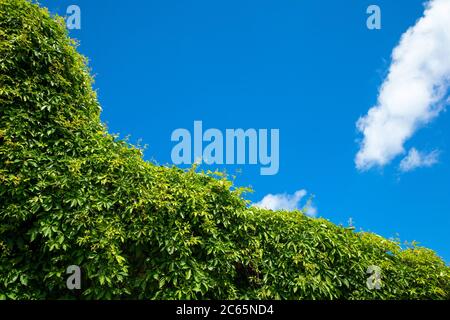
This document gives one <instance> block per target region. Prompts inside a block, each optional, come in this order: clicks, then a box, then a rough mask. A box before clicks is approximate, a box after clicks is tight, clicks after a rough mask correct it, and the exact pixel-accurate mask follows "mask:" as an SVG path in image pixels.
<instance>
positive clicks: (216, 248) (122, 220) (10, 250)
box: [0, 0, 450, 299]
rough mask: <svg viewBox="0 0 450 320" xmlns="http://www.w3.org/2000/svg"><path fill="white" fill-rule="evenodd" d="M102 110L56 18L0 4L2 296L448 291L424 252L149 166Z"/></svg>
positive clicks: (17, 3)
mask: <svg viewBox="0 0 450 320" xmlns="http://www.w3.org/2000/svg"><path fill="white" fill-rule="evenodd" d="M99 115H100V107H99V104H98V102H97V98H96V94H95V92H94V91H93V90H92V79H91V76H90V71H89V69H88V68H87V63H86V61H85V59H84V58H83V57H82V56H81V55H80V54H78V53H77V51H76V44H75V43H74V42H73V40H71V39H69V37H68V35H67V32H66V29H65V26H64V21H63V20H62V19H61V18H54V17H51V16H50V15H49V13H48V12H47V11H46V10H44V9H42V8H40V7H39V6H38V5H36V4H32V3H31V2H30V1H27V0H0V299H55V298H56V299H58V298H65V299H71V298H83V299H111V298H113V299H117V298H121V299H236V298H245V299H246V298H249V299H250V298H251V299H336V298H340V299H449V298H450V270H449V267H448V266H446V265H445V263H444V262H443V261H442V260H441V259H440V258H439V257H437V256H436V255H435V253H434V252H432V251H431V250H428V249H425V248H420V247H417V246H411V247H409V248H407V249H402V248H401V247H400V246H399V244H398V243H397V242H394V241H391V240H386V239H384V238H382V237H379V236H377V235H374V234H371V233H364V232H355V231H353V230H352V229H351V228H344V227H341V226H336V225H334V224H332V223H330V222H328V221H326V220H324V219H312V218H309V217H307V216H305V215H304V214H303V213H302V212H300V211H296V212H284V211H280V212H273V211H268V210H262V209H257V208H253V207H249V204H248V202H247V201H245V200H244V199H243V196H242V190H241V189H236V188H234V187H233V186H232V183H231V182H230V181H229V180H228V179H227V178H226V177H225V176H221V175H220V174H212V173H198V172H196V170H189V171H183V170H181V169H178V168H167V167H161V166H157V165H154V164H152V163H149V162H145V161H144V160H143V159H142V151H141V150H140V149H138V148H135V147H133V146H131V145H130V144H128V143H126V142H124V141H120V140H119V139H118V138H117V137H115V136H112V135H110V134H108V132H107V130H106V128H105V126H104V125H102V124H101V122H100V116H99ZM70 265H79V266H80V267H81V269H82V272H83V282H82V289H81V290H79V291H70V290H68V289H67V287H66V279H67V275H66V274H65V272H66V268H67V267H68V266H70ZM371 265H376V266H379V267H380V268H381V270H382V275H381V276H382V287H381V289H380V290H370V289H369V288H368V286H367V285H366V281H367V278H368V275H367V274H366V270H367V268H368V267H369V266H371Z"/></svg>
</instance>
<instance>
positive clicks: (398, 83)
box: [355, 0, 450, 170]
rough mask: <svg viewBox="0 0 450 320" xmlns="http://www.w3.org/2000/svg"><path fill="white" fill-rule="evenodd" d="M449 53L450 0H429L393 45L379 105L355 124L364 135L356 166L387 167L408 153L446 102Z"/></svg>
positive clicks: (359, 167) (366, 167)
mask: <svg viewBox="0 0 450 320" xmlns="http://www.w3.org/2000/svg"><path fill="white" fill-rule="evenodd" d="M449 57H450V1H449V0H431V1H429V2H428V3H427V5H426V10H425V13H424V16H423V17H422V18H421V19H420V20H418V22H417V23H416V25H415V26H413V27H412V28H410V29H409V30H408V31H407V32H406V33H405V34H403V36H402V38H401V40H400V43H399V45H398V46H397V47H396V48H395V49H394V52H393V54H392V63H391V66H390V69H389V74H388V76H387V78H386V79H385V81H384V83H383V85H382V86H381V89H380V92H379V96H378V102H377V104H376V105H375V106H374V107H373V108H371V109H370V110H369V112H368V114H367V115H366V116H365V117H362V118H360V119H359V121H358V123H357V127H358V129H359V131H360V132H362V133H363V135H364V138H363V141H362V143H361V147H360V150H359V152H358V154H357V155H356V159H355V162H356V167H357V168H358V169H360V170H367V169H370V168H371V167H374V166H384V165H386V164H388V163H389V162H391V161H392V160H393V159H394V158H395V157H397V156H398V155H400V154H402V153H404V152H405V150H404V143H405V142H406V141H407V140H408V139H409V138H411V137H412V135H413V134H414V133H415V131H416V130H417V129H418V128H419V127H421V126H423V125H424V124H426V123H428V122H430V121H431V120H432V119H433V118H435V117H436V116H437V115H438V114H439V112H440V111H441V110H442V109H443V107H444V106H445V104H446V103H448V100H446V99H445V98H446V96H447V94H448V88H449V83H450V58H449Z"/></svg>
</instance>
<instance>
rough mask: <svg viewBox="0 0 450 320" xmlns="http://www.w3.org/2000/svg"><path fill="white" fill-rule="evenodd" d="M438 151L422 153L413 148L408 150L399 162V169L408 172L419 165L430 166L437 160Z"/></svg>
mask: <svg viewBox="0 0 450 320" xmlns="http://www.w3.org/2000/svg"><path fill="white" fill-rule="evenodd" d="M438 158H439V151H437V150H434V151H432V152H430V153H422V152H419V151H417V150H416V149H415V148H412V149H411V150H409V153H408V155H407V156H406V157H405V158H403V160H402V161H401V162H400V171H402V172H408V171H412V170H414V169H417V168H420V167H431V166H432V165H434V164H436V163H437V162H438Z"/></svg>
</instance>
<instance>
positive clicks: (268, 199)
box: [254, 189, 317, 216]
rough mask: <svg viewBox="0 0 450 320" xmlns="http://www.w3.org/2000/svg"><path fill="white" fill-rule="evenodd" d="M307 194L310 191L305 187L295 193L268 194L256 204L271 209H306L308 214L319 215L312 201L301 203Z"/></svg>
mask: <svg viewBox="0 0 450 320" xmlns="http://www.w3.org/2000/svg"><path fill="white" fill-rule="evenodd" d="M307 194H308V192H307V191H306V190H304V189H302V190H298V191H296V192H295V193H294V194H287V193H282V194H268V195H266V196H265V197H264V198H263V199H262V200H261V201H259V202H257V203H255V204H254V205H255V206H256V207H260V208H264V209H269V210H287V211H293V210H297V209H298V210H304V211H305V213H306V214H307V215H309V216H315V215H317V208H316V207H315V206H314V205H313V203H312V201H308V202H307V203H306V204H305V205H304V206H302V205H301V202H302V200H303V199H304V198H305V196H306V195H307Z"/></svg>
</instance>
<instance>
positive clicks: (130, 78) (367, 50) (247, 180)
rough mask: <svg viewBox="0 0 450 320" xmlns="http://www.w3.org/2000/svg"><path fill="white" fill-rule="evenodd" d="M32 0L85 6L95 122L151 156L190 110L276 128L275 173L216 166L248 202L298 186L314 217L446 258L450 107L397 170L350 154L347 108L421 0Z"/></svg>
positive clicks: (225, 123)
mask: <svg viewBox="0 0 450 320" xmlns="http://www.w3.org/2000/svg"><path fill="white" fill-rule="evenodd" d="M40 3H41V4H42V5H44V6H46V7H48V8H49V9H50V11H51V12H52V13H56V14H59V15H63V16H64V15H65V13H66V9H67V7H68V6H69V5H71V4H76V5H78V6H79V7H80V8H81V18H82V21H81V30H72V31H70V35H71V36H72V37H74V38H76V39H78V40H79V41H80V47H79V51H80V52H81V53H83V54H84V55H85V56H87V57H88V58H89V61H90V67H91V68H92V73H93V74H94V75H95V80H96V83H95V88H96V89H97V91H98V96H99V100H100V103H101V105H102V108H103V113H102V121H104V122H105V123H107V125H108V128H109V131H110V132H112V133H120V134H121V136H126V135H130V136H131V141H132V142H136V141H137V140H138V139H142V142H143V144H148V149H147V150H146V153H145V157H146V159H148V160H152V159H154V160H155V161H157V162H158V163H160V164H170V163H171V150H172V148H173V146H174V145H175V143H174V142H171V140H170V137H171V134H172V132H173V130H175V129H177V128H187V129H189V130H191V131H192V130H193V122H194V121H195V120H201V121H203V126H204V128H205V129H207V128H218V129H221V130H225V129H228V128H230V129H233V128H243V129H248V128H255V129H259V128H267V129H271V128H279V129H280V170H279V173H278V174H277V175H274V176H261V175H260V166H250V165H247V166H239V167H236V166H229V167H227V166H224V167H222V169H226V170H227V171H228V172H230V173H235V171H236V169H237V168H240V169H242V173H239V174H238V177H237V180H236V183H237V184H238V185H240V186H251V187H252V188H253V189H254V190H255V192H254V193H253V194H251V195H248V197H249V198H250V199H251V200H252V201H254V202H257V201H260V200H261V199H262V198H263V197H264V196H266V195H267V194H283V193H286V194H294V193H295V192H296V191H298V190H302V189H306V190H307V191H308V196H309V195H312V194H313V195H314V196H315V197H314V206H315V207H316V208H317V210H318V212H317V216H320V217H323V218H326V219H329V220H331V221H332V222H334V223H337V224H339V223H342V224H344V225H347V224H348V220H349V219H350V218H351V219H352V220H353V224H354V225H355V226H356V228H357V229H360V228H361V229H363V230H365V231H372V232H375V233H377V234H380V235H382V236H384V237H388V238H389V237H400V238H401V239H402V240H408V241H412V240H416V241H418V242H419V243H420V244H421V245H424V246H426V247H429V248H432V249H434V250H435V251H437V253H438V254H439V255H440V256H441V257H443V258H444V259H445V260H446V261H447V262H450V245H449V244H450V197H449V190H450V167H449V152H450V145H449V139H448V137H450V126H449V121H450V119H449V115H448V113H447V112H442V114H441V115H440V116H439V117H438V118H436V119H435V120H434V121H433V122H431V123H430V124H428V125H427V126H425V127H423V128H421V129H420V130H419V131H417V132H416V134H415V135H414V136H413V138H412V139H410V140H408V141H407V142H406V144H405V147H406V148H407V149H409V148H410V147H412V146H417V147H419V148H420V149H424V150H434V149H438V150H440V157H439V162H438V163H437V164H435V165H434V166H432V167H429V168H419V169H417V170H414V171H412V172H407V173H402V172H400V171H399V169H398V164H399V162H400V160H401V158H402V157H399V158H396V159H395V160H394V161H393V162H392V163H390V164H388V165H387V166H385V167H383V168H374V169H371V170H369V171H367V172H361V171H359V170H358V169H356V167H355V162H354V159H355V155H356V153H357V152H358V150H359V144H358V141H360V140H361V138H362V135H361V134H360V133H358V131H357V129H356V121H357V120H358V118H359V117H361V116H364V115H365V114H366V113H367V111H368V110H369V109H370V108H371V107H372V106H373V105H375V104H376V102H377V96H378V91H379V87H380V85H381V84H382V83H383V80H384V78H385V76H386V74H387V72H388V70H389V65H390V62H391V59H390V57H391V53H392V50H393V48H394V47H395V46H396V45H397V44H398V42H399V40H400V37H401V35H402V34H403V33H404V32H405V31H406V30H407V29H408V28H409V27H411V26H413V25H414V24H415V22H416V20H417V19H418V18H420V17H421V16H422V14H423V1H422V0H401V1H392V0H375V1H373V0H371V1H364V0H342V1H334V0H328V1H302V0H295V1H294V0H281V1H274V0H272V1H264V0H258V1H250V0H245V1H242V0H239V1H237V0H228V1H211V0H195V1H194V0H192V1H186V0H177V1H174V0H167V1H153V0H152V1H149V0H134V1H120V2H119V1H107V0H96V1H91V0H71V1H65V0H63V1H61V0H58V1H56V0H42V1H40ZM371 4H377V5H379V6H380V8H381V10H382V11H381V12H382V29H381V30H369V29H367V27H366V19H367V17H368V15H367V14H366V9H367V7H368V6H369V5H371ZM203 168H205V169H208V168H209V167H208V166H203ZM211 169H212V168H211ZM308 196H305V198H304V199H306V198H307V197H308ZM300 205H302V204H300Z"/></svg>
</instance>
